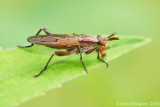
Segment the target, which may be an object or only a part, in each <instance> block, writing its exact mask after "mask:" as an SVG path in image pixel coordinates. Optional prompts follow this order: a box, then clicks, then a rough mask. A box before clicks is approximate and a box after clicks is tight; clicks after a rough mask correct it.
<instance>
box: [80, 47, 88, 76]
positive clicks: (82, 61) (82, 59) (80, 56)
mask: <svg viewBox="0 0 160 107" xmlns="http://www.w3.org/2000/svg"><path fill="white" fill-rule="evenodd" d="M78 50H79V53H80V60H81V62H82V64H83V67H84V69H85V71H86V73H88V71H87V68H86V66H85V64H84V62H83V59H82V53H81V49H80V46H78Z"/></svg>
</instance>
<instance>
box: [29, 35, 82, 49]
mask: <svg viewBox="0 0 160 107" xmlns="http://www.w3.org/2000/svg"><path fill="white" fill-rule="evenodd" d="M28 41H29V42H31V43H33V44H39V45H44V46H48V47H52V48H57V49H66V48H70V47H76V46H79V45H80V44H79V42H78V40H77V39H76V37H75V36H72V35H66V34H65V35H64V34H52V35H37V36H31V37H29V38H28Z"/></svg>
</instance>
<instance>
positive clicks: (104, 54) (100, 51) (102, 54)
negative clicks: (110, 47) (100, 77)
mask: <svg viewBox="0 0 160 107" xmlns="http://www.w3.org/2000/svg"><path fill="white" fill-rule="evenodd" d="M103 50H104V49H103ZM103 50H101V47H99V48H98V50H97V52H98V54H97V59H98V60H100V61H102V62H103V63H105V64H106V67H108V63H107V62H106V61H104V60H103V59H101V58H100V57H99V53H101V56H102V57H104V56H106V53H104V52H103Z"/></svg>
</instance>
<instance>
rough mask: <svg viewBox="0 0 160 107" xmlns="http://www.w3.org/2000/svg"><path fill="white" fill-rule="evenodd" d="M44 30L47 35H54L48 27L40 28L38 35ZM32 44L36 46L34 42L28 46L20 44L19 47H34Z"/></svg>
mask: <svg viewBox="0 0 160 107" xmlns="http://www.w3.org/2000/svg"><path fill="white" fill-rule="evenodd" d="M42 31H44V32H45V33H46V35H52V33H51V32H50V31H48V30H47V29H46V28H42V29H39V31H38V32H37V33H36V35H39V34H40V33H41V32H42ZM32 46H34V44H33V43H32V44H31V45H28V46H18V47H19V48H29V47H32Z"/></svg>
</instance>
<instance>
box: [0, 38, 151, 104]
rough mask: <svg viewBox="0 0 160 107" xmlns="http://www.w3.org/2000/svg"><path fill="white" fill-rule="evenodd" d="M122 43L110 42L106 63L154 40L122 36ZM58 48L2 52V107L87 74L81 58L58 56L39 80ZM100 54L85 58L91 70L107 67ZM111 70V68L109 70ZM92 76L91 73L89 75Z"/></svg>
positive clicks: (20, 49) (17, 49)
mask: <svg viewBox="0 0 160 107" xmlns="http://www.w3.org/2000/svg"><path fill="white" fill-rule="evenodd" d="M119 37H120V40H119V41H112V42H107V46H111V48H110V49H108V50H107V57H105V59H104V60H107V61H111V60H113V59H115V58H117V57H119V56H121V55H122V54H124V53H126V52H128V51H130V50H132V49H134V48H137V47H139V46H141V45H144V44H146V43H148V42H149V41H150V39H148V38H143V37H134V36H133V37H127V36H126V37H125V36H119ZM55 51H56V49H51V48H48V47H44V46H38V45H35V46H34V47H31V48H25V49H24V48H23V49H22V48H15V49H7V50H3V51H1V49H0V84H1V85H0V99H1V101H0V106H1V107H8V106H9V107H10V106H14V105H17V104H19V103H21V102H24V101H26V100H30V99H32V98H34V97H36V96H39V95H42V94H44V93H45V92H46V91H47V90H51V89H53V88H56V87H60V86H61V84H62V83H64V82H66V81H68V80H71V79H73V78H76V77H78V76H80V75H85V74H86V73H85V71H84V68H83V66H82V64H81V62H80V57H79V55H76V54H72V55H70V56H64V57H58V56H54V57H53V59H52V61H51V63H50V64H49V68H48V69H47V70H46V71H45V72H44V73H43V74H42V75H41V76H39V77H38V78H34V77H33V76H34V75H36V74H37V73H39V72H40V71H41V70H42V69H43V67H44V66H45V64H46V62H47V61H48V59H49V58H50V56H51V54H52V53H53V52H55ZM96 57H97V53H96V52H93V53H92V54H89V55H85V54H83V59H84V63H85V65H86V67H87V68H88V71H89V72H91V71H92V69H93V68H94V67H98V66H99V65H101V64H103V65H104V67H105V64H104V63H102V62H100V61H98V60H97V59H96ZM106 70H107V69H106ZM87 75H89V73H88V74H87Z"/></svg>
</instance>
